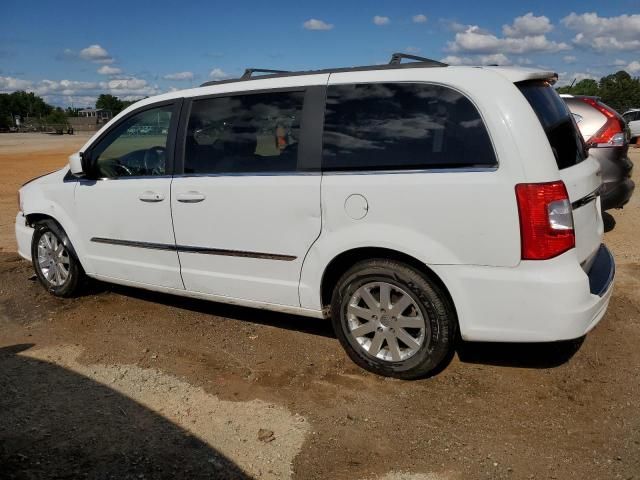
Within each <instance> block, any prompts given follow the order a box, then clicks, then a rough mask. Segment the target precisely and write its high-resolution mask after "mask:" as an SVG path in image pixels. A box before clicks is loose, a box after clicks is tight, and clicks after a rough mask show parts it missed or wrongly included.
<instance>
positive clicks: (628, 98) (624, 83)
mask: <svg viewBox="0 0 640 480" xmlns="http://www.w3.org/2000/svg"><path fill="white" fill-rule="evenodd" d="M599 95H600V97H601V98H602V101H603V102H604V103H606V104H607V105H609V106H611V107H613V108H614V109H616V110H617V111H618V112H620V113H623V112H624V111H626V110H628V109H629V108H633V107H638V106H640V78H638V77H636V78H633V77H631V75H629V74H628V73H627V72H625V71H624V70H620V71H619V72H616V73H614V74H612V75H607V76H606V77H602V78H601V79H600V84H599Z"/></svg>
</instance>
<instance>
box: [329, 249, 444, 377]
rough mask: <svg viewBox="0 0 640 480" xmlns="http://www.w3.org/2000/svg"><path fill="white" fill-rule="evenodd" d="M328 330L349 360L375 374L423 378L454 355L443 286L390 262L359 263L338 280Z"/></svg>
mask: <svg viewBox="0 0 640 480" xmlns="http://www.w3.org/2000/svg"><path fill="white" fill-rule="evenodd" d="M331 318H332V322H333V328H334V330H335V333H336V336H337V337H338V339H339V340H340V343H341V344H342V346H343V347H344V348H345V350H346V351H347V354H348V355H349V357H351V359H352V360H353V361H354V362H355V363H356V364H358V365H359V366H361V367H362V368H364V369H366V370H369V371H371V372H373V373H376V374H378V375H383V376H388V377H396V378H402V379H406V380H410V379H416V378H421V377H425V376H428V375H429V374H430V373H433V372H434V371H436V370H437V369H438V368H439V367H440V366H441V365H442V364H443V363H444V362H445V361H446V360H447V359H448V358H451V353H453V348H454V339H455V336H456V329H457V319H456V315H455V310H454V308H453V306H452V305H451V302H450V300H449V298H448V296H447V295H446V293H445V292H444V291H443V290H442V288H441V287H440V286H439V285H437V284H436V283H435V282H433V281H432V280H431V279H429V278H428V277H427V276H426V275H424V274H423V273H422V272H420V271H418V270H416V269H414V268H413V267H411V266H409V265H406V264H404V263H401V262H398V261H395V260H385V259H375V260H366V261H363V262H359V263H357V264H356V265H354V266H353V267H352V268H351V269H349V270H348V271H347V272H346V273H345V274H344V275H343V276H342V278H341V279H340V280H339V281H338V283H337V285H336V287H335V289H334V292H333V297H332V302H331Z"/></svg>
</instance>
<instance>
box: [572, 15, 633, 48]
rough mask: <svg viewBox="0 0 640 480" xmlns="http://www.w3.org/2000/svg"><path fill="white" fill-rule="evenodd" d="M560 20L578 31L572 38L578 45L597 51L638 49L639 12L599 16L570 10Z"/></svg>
mask: <svg viewBox="0 0 640 480" xmlns="http://www.w3.org/2000/svg"><path fill="white" fill-rule="evenodd" d="M561 22H562V24H563V25H564V26H565V27H567V28H568V29H570V30H573V31H575V32H578V33H577V34H576V36H575V37H574V38H573V43H575V44H576V45H578V46H581V47H587V48H592V49H594V50H597V51H604V50H637V49H640V14H635V15H620V16H617V17H600V16H598V14H597V13H594V12H591V13H583V14H580V15H578V14H577V13H574V12H572V13H571V14H569V15H568V16H566V17H564V18H563V19H562V20H561Z"/></svg>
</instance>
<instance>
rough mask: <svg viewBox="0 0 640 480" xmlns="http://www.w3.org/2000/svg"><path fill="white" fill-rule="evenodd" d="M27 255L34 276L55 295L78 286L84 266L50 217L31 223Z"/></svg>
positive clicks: (68, 294) (63, 294) (75, 290)
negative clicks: (32, 227)
mask: <svg viewBox="0 0 640 480" xmlns="http://www.w3.org/2000/svg"><path fill="white" fill-rule="evenodd" d="M31 259H32V262H33V268H34V270H35V271H36V275H37V277H38V280H40V283H42V285H43V286H44V287H45V288H46V289H47V290H48V291H49V293H51V294H53V295H55V296H56V297H71V296H73V295H75V294H77V293H78V291H79V290H80V288H81V287H82V285H83V283H84V280H85V273H84V270H83V269H82V266H81V265H80V262H79V261H78V259H77V258H76V257H75V255H74V252H73V249H72V247H71V242H69V238H68V237H67V235H66V233H65V232H64V230H63V229H62V227H60V226H59V225H58V224H57V223H55V222H54V221H52V220H43V221H41V222H38V223H36V224H35V225H34V232H33V239H32V241H31Z"/></svg>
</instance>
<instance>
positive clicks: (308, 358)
mask: <svg viewBox="0 0 640 480" xmlns="http://www.w3.org/2000/svg"><path fill="white" fill-rule="evenodd" d="M84 141H86V138H81V137H77V136H73V137H68V136H64V137H56V136H46V135H38V134H34V135H28V134H23V135H16V134H6V135H0V169H1V171H2V175H1V176H0V179H1V180H0V182H1V184H0V472H1V473H0V477H3V478H25V479H27V478H28V479H31V478H78V477H86V478H104V479H107V478H135V479H141V478H273V479H276V478H295V479H307V478H333V479H353V478H362V479H375V478H380V479H388V480H393V479H410V480H438V479H440V480H442V479H447V480H461V479H501V478H505V479H520V478H524V479H529V478H535V479H584V478H589V479H618V478H620V479H640V387H639V385H640V348H638V343H639V340H640V310H639V309H640V288H639V287H640V244H639V242H638V234H639V232H640V209H639V208H638V207H639V206H640V196H639V195H636V196H635V197H634V198H633V199H632V201H631V203H630V204H629V205H628V206H627V207H625V209H624V210H622V211H615V212H613V216H614V218H615V221H616V223H617V224H616V226H615V229H614V230H613V231H611V232H609V233H607V234H606V242H607V244H608V245H609V246H610V247H611V248H612V250H613V252H614V254H615V257H616V260H617V263H618V271H617V283H616V288H615V291H614V294H613V298H612V301H611V304H610V307H609V310H608V312H607V314H606V316H605V317H604V319H603V320H602V322H601V323H600V324H599V325H598V327H597V328H596V329H595V330H594V331H593V332H592V333H591V334H590V335H588V336H587V337H586V339H585V340H584V343H582V345H580V344H575V343H570V344H562V345H510V346H509V345H496V344H469V343H465V344H462V345H461V346H460V348H459V349H458V352H457V355H456V356H455V357H454V358H453V360H452V362H451V363H450V365H449V366H448V367H447V368H446V369H445V370H444V371H443V372H441V373H440V374H439V375H437V376H435V377H433V378H430V379H426V380H421V381H416V382H402V381H398V380H391V379H384V378H380V377H376V376H374V375H370V374H368V373H366V372H364V371H362V370H360V369H359V368H357V367H356V366H355V365H354V364H352V363H351V362H350V361H349V359H348V358H347V356H346V355H345V353H344V352H343V351H342V349H341V348H340V346H339V344H338V342H337V340H336V339H335V338H334V337H333V334H332V332H331V327H330V325H329V324H328V323H327V322H324V321H320V320H313V319H308V318H301V317H294V316H288V315H281V314H275V313H269V312H264V311H257V310H251V309H245V308H238V307H231V306H225V305H221V304H215V303H207V302H201V301H195V300H188V299H183V298H177V297H172V296H168V295H161V294H155V293H149V292H144V291H140V290H134V289H129V288H123V287H116V286H108V285H94V286H92V287H91V290H90V291H89V292H88V293H87V294H86V295H84V296H82V297H79V298H75V299H71V300H61V299H57V298H53V297H51V296H50V295H48V294H47V293H46V292H45V291H44V290H43V289H42V287H41V286H40V285H39V284H38V283H37V282H36V281H35V280H34V278H33V275H32V269H31V265H30V264H28V263H27V262H25V261H23V260H21V259H20V258H19V257H18V256H17V255H16V254H15V253H14V251H15V240H14V239H13V222H14V217H15V213H16V210H17V204H16V190H17V189H18V187H19V186H20V185H21V184H22V183H23V182H24V181H26V180H28V179H29V178H31V177H33V176H36V175H39V174H42V173H46V172H48V171H51V170H54V169H56V168H58V167H60V166H62V165H64V163H65V161H66V157H67V155H68V154H69V153H71V152H72V151H74V150H75V149H77V148H78V147H79V146H80V145H82V144H83V143H84ZM631 158H632V159H633V160H634V161H636V162H637V161H638V160H640V149H635V150H634V151H633V152H632V153H631ZM635 174H636V178H635V180H636V182H637V183H638V182H639V180H640V178H639V176H640V169H638V168H636V171H635Z"/></svg>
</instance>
